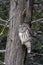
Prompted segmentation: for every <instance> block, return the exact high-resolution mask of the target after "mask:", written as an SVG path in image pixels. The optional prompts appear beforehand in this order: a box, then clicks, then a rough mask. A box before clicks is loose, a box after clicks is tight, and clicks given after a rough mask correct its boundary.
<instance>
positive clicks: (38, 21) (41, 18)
mask: <svg viewBox="0 0 43 65" xmlns="http://www.w3.org/2000/svg"><path fill="white" fill-rule="evenodd" d="M42 20H43V18H41V19H38V20H35V21H32V22H31V23H32V24H33V23H35V22H39V21H42Z"/></svg>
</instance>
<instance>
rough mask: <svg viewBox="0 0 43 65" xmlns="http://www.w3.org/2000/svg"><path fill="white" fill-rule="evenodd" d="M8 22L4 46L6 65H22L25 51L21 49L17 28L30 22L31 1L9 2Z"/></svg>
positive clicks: (16, 0)
mask: <svg viewBox="0 0 43 65" xmlns="http://www.w3.org/2000/svg"><path fill="white" fill-rule="evenodd" d="M9 17H10V22H9V32H8V38H7V45H6V53H5V63H6V65H24V58H25V52H26V49H25V48H23V47H22V45H21V42H20V39H19V36H18V26H19V24H21V23H24V22H29V21H30V20H31V0H10V16H9Z"/></svg>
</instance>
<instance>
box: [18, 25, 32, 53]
mask: <svg viewBox="0 0 43 65" xmlns="http://www.w3.org/2000/svg"><path fill="white" fill-rule="evenodd" d="M30 32H31V30H30V28H29V26H28V25H27V24H22V25H19V37H20V40H21V43H22V45H25V46H26V47H27V52H28V53H30V52H31V40H32V39H31V35H30Z"/></svg>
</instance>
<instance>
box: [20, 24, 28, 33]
mask: <svg viewBox="0 0 43 65" xmlns="http://www.w3.org/2000/svg"><path fill="white" fill-rule="evenodd" d="M27 28H28V27H27V24H21V25H19V32H21V33H23V32H25V31H26V30H27Z"/></svg>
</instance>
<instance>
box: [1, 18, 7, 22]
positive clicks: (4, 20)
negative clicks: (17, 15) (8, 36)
mask: <svg viewBox="0 0 43 65" xmlns="http://www.w3.org/2000/svg"><path fill="white" fill-rule="evenodd" d="M0 21H3V22H8V21H7V20H3V19H2V18H0Z"/></svg>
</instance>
